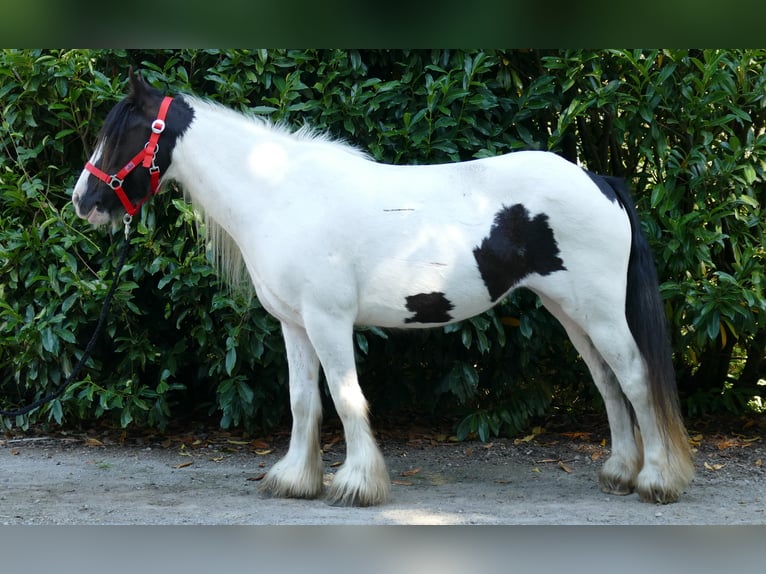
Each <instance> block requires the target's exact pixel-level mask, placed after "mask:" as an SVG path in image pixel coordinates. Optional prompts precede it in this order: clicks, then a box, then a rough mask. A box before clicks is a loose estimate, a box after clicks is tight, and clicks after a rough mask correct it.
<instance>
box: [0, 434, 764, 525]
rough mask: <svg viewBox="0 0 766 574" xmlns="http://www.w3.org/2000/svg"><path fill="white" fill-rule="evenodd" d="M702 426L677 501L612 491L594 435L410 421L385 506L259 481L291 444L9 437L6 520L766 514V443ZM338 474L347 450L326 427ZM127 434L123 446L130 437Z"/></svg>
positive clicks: (683, 519)
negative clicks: (492, 437)
mask: <svg viewBox="0 0 766 574" xmlns="http://www.w3.org/2000/svg"><path fill="white" fill-rule="evenodd" d="M692 436H693V437H694V438H696V443H695V444H696V446H697V449H698V452H697V454H696V464H695V466H696V470H697V474H696V477H695V480H694V482H693V483H692V485H691V487H690V489H689V491H688V492H687V493H686V495H685V496H684V497H683V498H682V500H681V501H680V502H678V503H676V504H671V505H667V506H658V505H652V504H644V503H641V502H639V500H638V497H637V496H636V495H630V496H626V497H615V496H609V495H606V494H602V493H601V492H600V491H599V489H598V486H597V483H596V477H597V473H598V469H599V467H600V465H601V463H602V462H603V458H604V457H605V456H606V455H607V454H608V451H607V449H606V447H604V446H603V443H602V440H601V439H600V437H598V436H592V435H591V434H590V433H572V434H569V435H565V434H557V435H535V436H529V437H524V438H523V439H516V440H506V439H503V440H496V441H494V442H492V443H491V444H482V443H480V442H463V443H454V442H450V441H449V440H444V438H445V437H443V436H434V435H429V434H428V433H420V434H418V433H417V432H414V433H410V437H409V438H406V439H403V438H386V437H384V438H383V440H382V441H381V442H382V448H383V451H384V454H385V456H386V460H387V462H388V466H389V473H390V475H391V479H392V482H393V486H392V498H391V501H390V502H389V503H388V504H386V505H384V506H380V507H377V508H337V507H332V506H329V505H327V504H326V503H325V502H323V501H321V500H313V501H305V500H280V499H271V498H265V497H262V496H261V495H260V494H259V493H258V478H259V477H261V476H262V474H263V473H264V472H265V471H267V470H268V469H269V468H270V467H271V465H272V464H274V462H276V460H278V458H279V457H280V456H282V454H284V452H285V450H286V445H287V438H286V437H285V436H284V435H281V436H277V437H276V438H274V437H271V440H270V442H268V443H267V442H265V441H264V440H237V439H236V438H230V437H228V438H227V437H226V436H217V437H212V438H211V437H209V436H208V437H203V438H199V437H195V436H191V435H190V436H186V437H176V438H173V439H168V438H165V439H163V438H162V437H158V438H156V439H154V440H152V439H149V440H135V441H133V440H127V441H125V440H121V439H119V438H114V439H112V438H110V437H106V438H105V437H101V438H94V437H92V436H88V435H87V434H79V435H78V434H71V435H69V436H63V435H61V434H59V435H56V436H55V437H49V436H31V437H17V438H6V439H5V440H0V525H2V524H76V525H89V524H243V525H244V524H248V525H249V524H268V525H272V524H458V525H467V524H549V525H550V524H555V525H560V524H642V525H643V524H648V525H652V524H715V525H728V524H766V469H764V467H763V460H764V459H766V444H765V442H766V441H764V440H763V439H762V438H761V437H760V436H758V435H757V434H754V433H750V435H749V436H746V435H726V436H715V435H714V436H703V435H696V436H695V435H694V434H693V435H692ZM325 438H327V439H328V442H326V443H325V445H324V460H325V468H326V473H327V474H326V479H327V480H329V478H330V476H331V474H332V473H333V472H335V470H336V468H337V465H338V464H339V463H340V462H341V461H342V460H343V454H344V453H343V446H342V441H339V440H338V437H337V436H336V437H334V438H333V437H332V436H329V437H325ZM121 441H122V444H120V442H121Z"/></svg>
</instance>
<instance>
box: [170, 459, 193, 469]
mask: <svg viewBox="0 0 766 574" xmlns="http://www.w3.org/2000/svg"><path fill="white" fill-rule="evenodd" d="M193 464H194V461H193V460H188V461H186V462H182V463H180V464H177V465H175V466H174V467H173V468H186V467H187V466H191V465H193Z"/></svg>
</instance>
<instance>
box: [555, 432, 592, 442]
mask: <svg viewBox="0 0 766 574" xmlns="http://www.w3.org/2000/svg"><path fill="white" fill-rule="evenodd" d="M561 434H562V435H563V436H566V437H569V438H574V439H583V440H588V439H590V437H591V435H592V434H593V433H591V432H563V433H561Z"/></svg>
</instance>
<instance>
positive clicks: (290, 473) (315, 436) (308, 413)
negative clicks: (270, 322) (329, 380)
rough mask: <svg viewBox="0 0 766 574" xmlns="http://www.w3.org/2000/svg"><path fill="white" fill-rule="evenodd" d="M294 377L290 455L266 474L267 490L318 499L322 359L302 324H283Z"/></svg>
mask: <svg viewBox="0 0 766 574" xmlns="http://www.w3.org/2000/svg"><path fill="white" fill-rule="evenodd" d="M282 333H283V335H284V340H285V348H286V351H287V361H288V368H289V377H290V408H291V411H292V415H293V427H292V433H291V435H290V447H289V448H288V450H287V454H286V455H285V457H284V458H282V459H281V460H280V461H279V462H277V463H276V464H275V465H274V466H273V467H272V469H271V470H270V471H269V472H268V473H267V474H266V476H265V477H264V479H263V482H262V483H261V490H262V491H263V492H266V493H269V494H272V495H274V496H280V497H290V498H316V497H317V496H319V494H320V493H321V491H322V475H323V465H322V456H321V451H320V449H319V430H320V425H321V422H322V401H321V398H320V396H319V360H318V359H317V356H316V353H315V352H314V348H313V347H312V345H311V342H310V341H309V338H308V336H307V335H306V331H304V330H303V328H302V327H299V326H297V325H293V324H290V323H282Z"/></svg>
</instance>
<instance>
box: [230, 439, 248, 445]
mask: <svg viewBox="0 0 766 574" xmlns="http://www.w3.org/2000/svg"><path fill="white" fill-rule="evenodd" d="M226 442H228V443H229V444H239V445H245V444H250V441H249V440H234V439H228V440H227V441H226Z"/></svg>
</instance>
